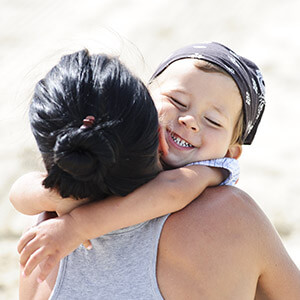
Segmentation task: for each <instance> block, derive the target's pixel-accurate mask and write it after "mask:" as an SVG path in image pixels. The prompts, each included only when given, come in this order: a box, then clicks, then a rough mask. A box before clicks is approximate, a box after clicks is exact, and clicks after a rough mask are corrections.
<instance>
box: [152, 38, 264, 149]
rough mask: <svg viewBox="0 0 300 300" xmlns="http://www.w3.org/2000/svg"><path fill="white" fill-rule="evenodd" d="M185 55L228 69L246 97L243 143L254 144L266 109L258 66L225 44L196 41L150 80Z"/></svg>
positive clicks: (179, 52) (164, 62)
mask: <svg viewBox="0 0 300 300" xmlns="http://www.w3.org/2000/svg"><path fill="white" fill-rule="evenodd" d="M185 58H192V59H202V60H205V61H208V62H210V63H212V64H215V65H217V66H219V67H220V68H222V69H224V70H225V71H226V72H227V73H228V74H229V75H230V76H231V77H232V78H233V80H234V81H235V83H236V85H237V86H238V88H239V91H240V94H241V96H242V99H243V112H244V126H243V134H242V140H243V144H245V145H250V144H251V143H252V141H253V139H254V136H255V133H256V130H257V127H258V124H259V122H260V120H261V117H262V115H263V111H264V109H265V83H264V81H263V77H262V74H261V72H260V70H259V69H258V67H257V66H256V65H255V64H254V63H253V62H252V61H250V60H248V59H246V58H244V57H242V56H239V55H237V54H236V53H235V52H233V51H232V50H230V49H229V48H227V47H226V46H224V45H222V44H219V43H215V42H212V43H202V44H193V45H190V46H186V47H184V48H181V49H179V50H177V51H175V52H173V53H172V54H171V55H170V56H169V57H168V58H167V59H166V60H165V61H163V62H162V63H161V65H160V66H159V67H158V68H157V70H156V71H155V72H154V74H153V75H152V77H151V79H150V82H151V81H153V79H154V78H155V77H157V76H158V75H159V74H161V73H162V72H163V71H164V70H165V69H166V68H167V67H168V66H169V65H170V64H171V63H173V62H175V61H176V60H179V59H185Z"/></svg>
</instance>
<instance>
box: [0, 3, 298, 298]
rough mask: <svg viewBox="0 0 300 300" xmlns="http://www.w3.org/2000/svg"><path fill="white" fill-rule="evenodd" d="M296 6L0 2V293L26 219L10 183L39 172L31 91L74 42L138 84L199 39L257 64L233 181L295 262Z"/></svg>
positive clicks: (9, 278)
mask: <svg viewBox="0 0 300 300" xmlns="http://www.w3.org/2000/svg"><path fill="white" fill-rule="evenodd" d="M299 11H300V2H299V1H296V0H285V1H279V0H265V1H261V0H252V1H248V0H246V1H244V0H240V1H232V0H227V1H221V0H210V1H201V0H185V1H176V0H151V1H145V0H131V1H130V0H127V1H126V0H101V1H100V0H99V1H96V0H94V1H93V0H85V1H76V0H73V1H58V0H43V1H38V0H27V1H20V0H0V45H1V46H0V96H1V97H0V137H1V139H0V299H17V286H18V255H17V253H16V243H17V240H18V238H19V236H20V234H21V231H22V227H23V226H24V222H25V221H26V218H25V217H24V216H22V215H20V214H18V213H16V212H15V211H14V209H13V208H12V207H11V205H10V203H9V202H8V191H9V187H10V186H11V184H12V183H13V181H14V180H15V179H16V178H17V177H18V176H20V175H21V174H23V173H24V172H27V171H31V170H35V169H37V168H40V158H39V156H38V154H37V152H36V148H35V144H34V141H33V139H32V137H31V134H30V130H29V126H28V120H27V107H28V102H29V99H30V94H31V91H32V89H33V86H34V84H35V82H36V81H37V80H38V79H39V78H40V77H41V76H42V75H44V73H45V70H48V69H49V68H50V67H51V66H52V65H54V63H56V62H57V59H58V58H59V57H60V56H61V55H62V54H63V53H68V52H71V51H73V50H75V49H81V48H83V47H88V48H90V49H91V50H92V51H93V52H98V51H101V50H103V49H108V51H109V52H115V53H117V54H121V57H122V58H123V59H124V60H125V62H127V64H128V65H129V66H130V67H131V68H132V69H133V70H134V71H135V72H136V73H137V74H138V75H140V76H142V77H143V78H144V79H145V80H146V79H147V78H149V76H150V74H151V72H152V71H153V70H154V69H155V66H157V65H158V63H159V62H160V60H162V59H163V58H164V57H166V56H167V55H168V54H169V53H170V52H171V51H172V50H174V49H176V48H178V47H181V46H183V45H186V44H189V43H193V42H201V41H211V40H214V41H219V42H222V43H224V44H226V45H228V46H230V47H231V48H233V49H234V50H235V51H236V52H238V53H239V54H243V55H244V56H246V57H249V58H251V59H252V60H254V61H255V62H256V63H257V64H258V65H259V66H260V67H261V69H262V70H263V73H264V76H265V81H266V84H267V109H266V112H265V116H264V118H263V121H262V124H261V127H260V129H259V132H258V134H257V138H256V141H255V142H254V144H253V145H252V146H251V148H250V147H249V146H248V147H245V148H244V154H243V156H242V158H241V159H240V162H241V168H242V176H241V178H240V182H239V187H240V188H242V189H244V190H246V191H247V192H248V193H249V194H250V195H251V196H252V197H253V198H254V199H255V200H256V201H257V202H258V203H259V205H260V206H261V207H262V208H263V209H264V211H265V212H266V214H267V215H268V216H269V218H270V219H271V220H272V222H273V224H274V225H275V226H276V228H277V230H278V231H279V233H280V235H281V236H282V238H283V241H284V243H285V245H286V247H287V249H288V251H289V253H290V255H291V256H292V257H293V258H294V260H295V262H296V263H297V264H298V266H300V197H299V194H300V180H299V178H300V176H299V167H300V159H299V156H298V152H299V150H300V139H299V112H300V99H299V96H300V95H299V90H300V88H299V83H300V81H299V69H300V39H299V36H300V19H299ZM141 53H142V54H143V55H141ZM250 149H251V150H250Z"/></svg>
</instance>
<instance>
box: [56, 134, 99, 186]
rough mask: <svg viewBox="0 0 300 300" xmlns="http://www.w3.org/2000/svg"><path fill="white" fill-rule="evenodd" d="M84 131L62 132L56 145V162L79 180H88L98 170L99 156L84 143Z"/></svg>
mask: <svg viewBox="0 0 300 300" xmlns="http://www.w3.org/2000/svg"><path fill="white" fill-rule="evenodd" d="M81 135H84V133H83V132H79V130H74V129H73V130H69V131H68V132H65V133H63V134H60V135H59V136H58V137H57V139H56V143H55V146H54V163H56V165H57V166H58V167H59V168H60V169H62V170H63V171H65V172H66V173H68V174H69V175H71V176H72V177H74V178H75V179H77V180H81V181H87V180H89V179H90V176H91V175H93V173H94V172H95V170H96V166H97V158H96V157H95V156H94V155H93V153H92V152H91V151H90V149H89V145H85V144H84V140H85V139H84V137H82V136H81Z"/></svg>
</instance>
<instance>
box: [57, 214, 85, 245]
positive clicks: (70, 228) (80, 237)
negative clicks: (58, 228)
mask: <svg viewBox="0 0 300 300" xmlns="http://www.w3.org/2000/svg"><path fill="white" fill-rule="evenodd" d="M59 218H60V219H62V220H63V222H64V224H65V230H66V231H67V232H69V233H70V237H71V238H72V239H73V241H74V243H76V244H77V245H78V246H79V245H80V244H81V243H83V242H84V241H85V240H87V239H86V238H85V236H84V233H83V232H82V230H81V227H80V226H79V223H78V222H77V220H76V218H74V217H73V216H72V215H71V213H67V214H64V215H62V216H60V217H59Z"/></svg>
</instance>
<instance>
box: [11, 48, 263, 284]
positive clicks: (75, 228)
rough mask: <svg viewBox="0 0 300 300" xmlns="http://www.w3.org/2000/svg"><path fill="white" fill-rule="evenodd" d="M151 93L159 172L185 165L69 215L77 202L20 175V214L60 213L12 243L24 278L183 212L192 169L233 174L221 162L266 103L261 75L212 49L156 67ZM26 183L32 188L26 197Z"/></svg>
mask: <svg viewBox="0 0 300 300" xmlns="http://www.w3.org/2000/svg"><path fill="white" fill-rule="evenodd" d="M150 91H151V94H152V97H153V99H154V101H155V104H156V106H157V110H158V112H159V117H160V124H161V130H160V150H161V161H162V164H163V165H164V167H165V168H166V169H169V168H174V167H182V166H189V167H183V168H180V169H177V170H171V171H166V172H162V173H161V174H159V175H158V176H157V178H155V179H154V180H152V181H151V182H149V183H147V184H145V185H144V186H142V187H140V188H139V189H137V190H136V191H134V192H133V193H132V194H130V195H128V196H126V197H125V198H118V197H110V198H108V199H105V200H103V201H101V202H97V203H90V204H87V205H84V206H82V207H79V208H76V209H74V210H72V209H73V208H74V206H77V205H78V204H82V203H84V201H83V202H78V201H77V202H75V201H71V200H64V201H62V199H60V197H58V196H57V194H56V193H55V192H54V191H48V190H44V189H42V186H41V181H42V176H41V175H39V174H35V175H33V176H30V177H29V178H26V177H25V179H23V180H21V181H20V182H19V184H17V185H16V186H15V188H14V191H13V192H12V194H11V200H12V202H13V203H14V205H15V206H16V207H17V208H18V209H19V210H20V211H21V212H25V213H27V214H34V213H39V212H41V211H45V210H48V211H57V212H58V213H59V214H61V215H62V214H64V213H66V214H65V215H63V216H61V217H59V218H58V219H54V220H49V221H47V222H44V223H42V224H40V225H39V226H38V227H35V228H34V229H31V230H29V231H28V232H27V233H25V234H24V236H23V237H22V239H21V240H20V243H19V245H18V251H19V252H20V253H21V259H20V261H21V264H22V265H24V266H25V268H24V274H26V275H29V274H30V273H31V272H32V270H33V269H34V268H35V267H36V266H37V265H38V264H39V263H40V262H42V261H43V260H44V259H45V258H47V260H46V264H44V266H43V269H42V272H41V273H40V275H39V280H40V281H43V280H44V279H45V278H46V277H47V275H48V274H49V272H50V270H51V269H52V268H53V266H54V265H55V264H56V263H57V262H58V261H59V260H60V259H61V258H62V257H64V256H66V255H67V254H68V253H70V252H71V251H73V250H74V249H75V248H76V247H78V246H79V245H80V243H82V242H83V241H85V240H87V239H93V238H96V237H98V236H100V235H103V234H105V233H108V232H111V231H113V230H116V229H119V228H123V227H126V226H130V225H133V224H137V223H140V222H143V221H146V220H149V219H152V218H155V217H158V216H161V215H165V214H167V213H170V212H174V211H177V210H180V209H182V208H183V207H185V206H186V205H187V204H188V203H190V202H191V201H192V200H193V199H194V198H195V197H196V196H198V195H199V193H200V192H201V191H202V189H201V188H199V186H198V181H199V178H202V177H203V173H201V170H198V169H197V168H196V167H194V166H191V164H192V165H193V164H203V165H209V166H212V167H223V168H225V169H229V170H231V175H232V174H235V172H236V170H237V168H236V166H235V165H234V166H233V170H232V166H230V164H231V163H232V162H233V163H234V160H230V159H227V158H233V159H237V158H238V157H239V156H240V155H241V151H242V146H241V145H242V144H251V142H252V140H253V138H254V135H255V133H256V130H257V127H258V124H259V122H260V119H261V116H262V113H263V110H264V105H265V101H264V84H263V82H262V77H261V74H260V71H259V69H258V68H257V67H256V66H255V65H254V64H253V63H252V62H250V61H248V60H247V59H244V58H242V57H240V56H238V55H237V54H235V53H234V52H232V51H231V50H230V49H228V48H226V47H225V46H223V45H220V44H217V43H208V44H196V45H192V46H188V47H185V48H182V49H180V50H178V51H176V52H175V53H173V54H172V55H171V56H170V57H169V58H168V59H167V60H166V61H165V62H163V63H162V64H161V66H160V67H159V68H158V70H157V71H156V72H155V73H154V75H153V76H152V78H151V84H150ZM226 157H227V158H226ZM212 159H213V160H212ZM207 160H209V161H207ZM199 161H201V162H199ZM201 174H202V175H201ZM201 176H202V177H201ZM233 177H234V176H233ZM33 180H34V181H33ZM229 180H231V181H232V180H233V181H236V178H234V179H232V176H230V178H229ZM29 181H30V183H31V184H32V182H35V184H33V185H32V186H33V187H34V188H32V189H31V190H28V191H27V186H28V185H27V182H29ZM219 182H220V181H219ZM22 187H23V188H22ZM21 190H22V191H23V192H22V194H21V193H20V191H21ZM24 192H27V193H26V194H24ZM18 195H19V197H18ZM30 201H31V202H30ZM38 205H39V206H38ZM64 205H65V206H66V207H63V208H62V206H64ZM71 210H72V211H71ZM69 211H71V212H69ZM68 212H69V213H68ZM25 246H26V247H25Z"/></svg>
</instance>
